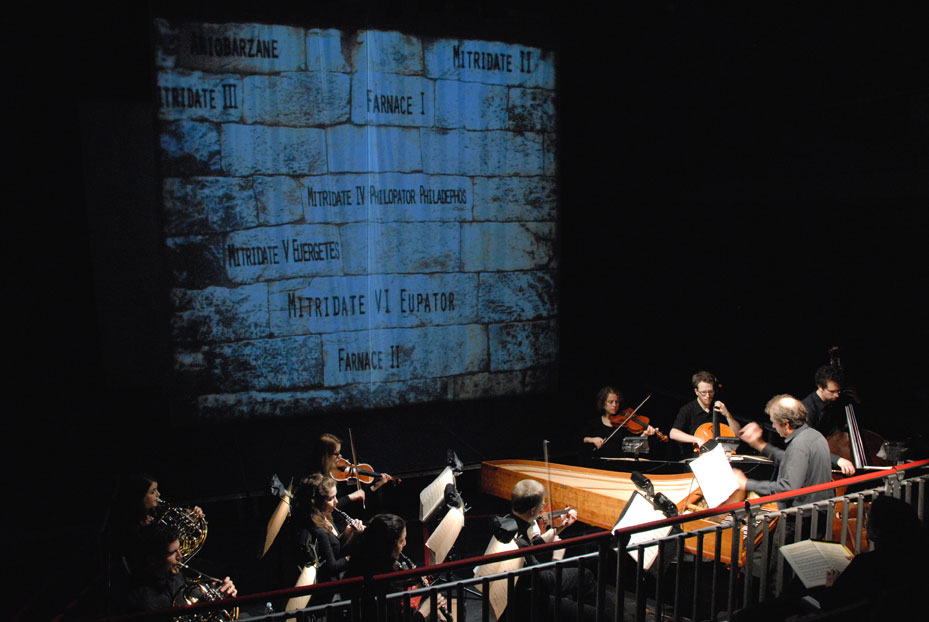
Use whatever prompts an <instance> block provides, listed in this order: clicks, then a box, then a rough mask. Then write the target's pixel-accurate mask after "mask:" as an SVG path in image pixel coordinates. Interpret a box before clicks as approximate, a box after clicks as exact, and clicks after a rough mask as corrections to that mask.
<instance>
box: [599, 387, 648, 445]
mask: <svg viewBox="0 0 929 622" xmlns="http://www.w3.org/2000/svg"><path fill="white" fill-rule="evenodd" d="M622 399H623V396H622V393H620V392H619V391H617V390H616V389H614V388H613V387H603V388H602V389H600V392H599V393H597V414H598V415H599V416H598V417H597V419H595V420H592V421H589V422H588V423H587V425H586V426H585V428H584V431H583V433H584V437H583V441H582V442H583V451H582V452H581V455H582V458H583V459H585V461H589V459H590V458H591V457H593V456H598V457H608V458H618V457H621V456H622V455H623V450H622V439H623V438H625V437H627V436H631V435H632V434H633V433H632V432H630V431H629V429H628V428H627V427H625V426H624V427H623V428H622V429H620V430H617V429H616V427H615V424H614V423H613V420H614V419H616V418H617V417H621V416H622V415H620V414H619V409H620V406H621V405H622ZM655 431H656V430H655V428H653V427H652V426H650V425H649V426H647V427H646V428H645V429H644V430H643V431H642V433H641V434H640V436H651V435H653V434H654V433H655ZM614 432H615V434H614ZM610 435H612V437H611V436H610ZM608 438H609V439H610V440H609V443H607V444H606V446H605V447H604V443H605V442H606V439H608Z"/></svg>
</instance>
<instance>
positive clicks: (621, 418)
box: [607, 408, 668, 443]
mask: <svg viewBox="0 0 929 622" xmlns="http://www.w3.org/2000/svg"><path fill="white" fill-rule="evenodd" d="M607 418H608V419H609V420H610V423H612V424H613V427H618V428H626V429H627V430H629V431H630V432H631V433H633V434H641V433H642V432H644V431H645V430H647V429H648V417H646V416H645V415H637V414H635V410H633V409H631V408H627V409H626V410H624V411H622V412H621V413H616V414H615V415H608V416H607ZM655 436H657V437H658V438H660V439H661V440H662V441H663V442H665V443H667V442H668V436H667V435H666V434H662V432H661V430H659V429H657V428H655Z"/></svg>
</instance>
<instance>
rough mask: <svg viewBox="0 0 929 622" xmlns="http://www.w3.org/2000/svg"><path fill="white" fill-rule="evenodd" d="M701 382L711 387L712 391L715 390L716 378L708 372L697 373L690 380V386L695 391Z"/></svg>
mask: <svg viewBox="0 0 929 622" xmlns="http://www.w3.org/2000/svg"><path fill="white" fill-rule="evenodd" d="M701 382H708V383H710V384H711V385H713V388H714V389H715V388H716V376H714V375H713V374H711V373H710V372H708V371H698V372H697V373H695V374H694V375H693V377H691V379H690V384H692V385H693V386H694V388H695V389H697V388H699V385H700V383H701Z"/></svg>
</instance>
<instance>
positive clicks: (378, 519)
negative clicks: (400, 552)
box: [345, 514, 406, 577]
mask: <svg viewBox="0 0 929 622" xmlns="http://www.w3.org/2000/svg"><path fill="white" fill-rule="evenodd" d="M405 529H406V521H404V520H403V519H402V518H400V517H399V516H397V515H396V514H377V515H375V516H373V517H371V520H369V521H368V522H367V524H366V526H365V530H364V531H363V532H362V533H361V534H360V536H359V537H360V541H359V542H358V544H357V545H356V548H355V551H354V552H353V553H352V556H351V559H350V560H349V563H348V569H347V570H346V572H345V576H346V577H369V576H372V575H376V574H382V573H386V572H393V571H394V570H396V564H397V559H396V557H395V554H396V551H397V544H398V542H399V541H400V537H401V536H402V535H403V531H404V530H405Z"/></svg>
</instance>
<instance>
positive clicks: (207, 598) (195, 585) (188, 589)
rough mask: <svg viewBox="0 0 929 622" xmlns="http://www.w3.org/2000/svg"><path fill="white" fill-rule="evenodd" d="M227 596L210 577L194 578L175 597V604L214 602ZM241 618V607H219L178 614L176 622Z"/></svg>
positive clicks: (179, 605)
mask: <svg viewBox="0 0 929 622" xmlns="http://www.w3.org/2000/svg"><path fill="white" fill-rule="evenodd" d="M223 598H225V596H223V594H222V593H221V592H220V591H219V590H218V589H216V588H215V587H213V585H212V584H211V581H210V580H208V579H194V580H192V581H188V582H187V585H186V586H184V589H183V590H181V591H180V592H179V593H178V594H177V595H176V596H175V597H174V606H175V607H181V606H190V605H196V604H197V603H206V602H213V601H217V600H222V599H223ZM238 618H239V608H238V607H234V608H232V609H217V610H215V611H204V612H202V613H192V614H189V615H183V616H178V617H176V618H174V622H234V621H235V620H237V619H238Z"/></svg>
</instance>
